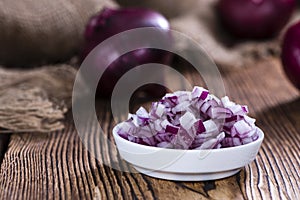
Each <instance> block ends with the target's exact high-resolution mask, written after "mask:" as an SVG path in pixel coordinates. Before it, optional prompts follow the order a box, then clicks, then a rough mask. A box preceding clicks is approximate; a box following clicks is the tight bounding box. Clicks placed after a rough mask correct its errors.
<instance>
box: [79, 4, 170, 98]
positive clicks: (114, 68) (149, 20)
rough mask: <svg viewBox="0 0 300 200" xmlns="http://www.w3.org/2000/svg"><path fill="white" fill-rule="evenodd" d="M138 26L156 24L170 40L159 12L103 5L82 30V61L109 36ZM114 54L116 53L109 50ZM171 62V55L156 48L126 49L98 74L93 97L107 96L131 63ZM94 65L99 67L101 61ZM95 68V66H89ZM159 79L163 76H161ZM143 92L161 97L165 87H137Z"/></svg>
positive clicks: (166, 26) (167, 25) (163, 19)
mask: <svg viewBox="0 0 300 200" xmlns="http://www.w3.org/2000/svg"><path fill="white" fill-rule="evenodd" d="M141 27H158V28H161V29H163V30H166V32H165V35H163V36H162V37H163V38H166V40H168V39H169V40H170V43H171V39H170V33H169V32H168V31H167V30H168V29H169V23H168V21H167V19H166V18H164V17H163V16H162V15H161V14H159V13H157V12H155V11H152V10H149V9H143V8H123V9H109V8H104V9H103V10H102V11H101V12H100V13H99V14H98V15H96V16H94V17H92V18H91V19H90V21H89V23H88V25H87V27H86V30H85V34H84V36H85V40H86V42H85V45H84V48H83V51H82V56H81V57H82V60H83V59H84V58H85V57H86V56H87V55H88V53H89V52H90V51H91V50H93V48H94V47H96V46H97V45H98V44H99V43H101V42H103V41H104V40H106V39H108V38H109V37H111V36H113V35H115V34H118V33H121V32H123V31H126V30H130V29H134V28H141ZM112 53H117V52H112ZM170 61H171V54H170V53H168V52H165V51H162V50H158V49H140V50H134V51H132V52H129V53H127V54H125V55H122V56H120V57H119V58H118V59H117V60H115V61H114V62H113V63H112V64H111V65H110V66H109V67H108V68H107V69H106V71H105V72H104V74H103V76H102V77H101V79H100V81H99V84H98V88H97V93H96V96H98V97H104V98H107V97H110V96H111V93H112V91H113V88H114V86H115V84H116V83H117V81H118V79H120V78H121V76H122V75H123V74H125V73H126V72H127V71H128V70H130V69H132V68H133V67H135V66H138V65H141V64H146V63H161V64H166V65H168V64H169V63H170ZM97 66H99V67H102V66H101V63H99V64H98V63H97ZM91 70H97V69H91ZM162 78H163V76H162ZM141 88H142V90H143V91H144V92H146V93H147V94H149V95H150V96H153V97H161V96H162V95H164V94H165V92H166V89H165V88H164V87H163V86H159V85H154V84H151V85H145V86H143V87H141Z"/></svg>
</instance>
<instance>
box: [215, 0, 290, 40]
mask: <svg viewBox="0 0 300 200" xmlns="http://www.w3.org/2000/svg"><path fill="white" fill-rule="evenodd" d="M294 8H295V0H220V1H219V2H218V4H217V11H218V14H219V18H220V21H221V23H222V24H223V25H224V27H225V28H226V29H227V30H228V31H229V32H230V33H232V34H233V35H235V36H237V37H241V38H251V39H259V38H269V37H272V36H274V35H276V34H277V33H278V32H279V31H280V30H281V29H282V28H283V26H284V25H285V24H286V23H287V21H288V20H289V18H290V16H291V14H292V11H293V10H294Z"/></svg>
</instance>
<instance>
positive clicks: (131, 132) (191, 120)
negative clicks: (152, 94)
mask: <svg viewBox="0 0 300 200" xmlns="http://www.w3.org/2000/svg"><path fill="white" fill-rule="evenodd" d="M247 113H248V108H247V106H244V105H238V104H236V103H234V102H232V101H230V100H229V98H228V97H227V96H225V97H223V98H221V99H218V98H217V97H216V96H214V95H212V94H209V93H208V91H207V90H206V89H204V88H201V87H197V86H196V87H194V89H193V90H192V92H188V91H177V92H174V93H168V94H166V95H165V96H164V97H163V98H162V99H161V100H160V101H159V102H154V103H152V106H151V109H150V112H147V111H146V109H145V108H143V107H141V108H139V109H138V110H137V112H136V114H129V117H128V120H127V121H125V122H122V123H120V124H118V125H117V131H118V134H119V135H120V136H121V137H122V138H124V139H127V140H129V141H131V142H135V143H138V144H143V145H149V146H157V147H162V148H176V149H216V148H225V147H232V146H238V145H242V144H248V143H250V142H252V141H255V140H257V139H258V131H257V127H256V126H255V119H253V118H251V117H249V116H247Z"/></svg>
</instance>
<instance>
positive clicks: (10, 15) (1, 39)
mask: <svg viewBox="0 0 300 200" xmlns="http://www.w3.org/2000/svg"><path fill="white" fill-rule="evenodd" d="M103 6H114V3H113V2H112V1H111V0H21V1H11V0H1V1H0V64H2V65H6V66H16V65H17V66H26V65H32V64H41V63H49V62H61V61H64V60H67V59H69V58H70V57H72V55H73V54H74V53H75V52H77V51H78V50H79V49H80V46H81V45H82V41H83V36H82V34H83V31H84V28H85V25H86V23H87V20H88V19H89V18H90V17H91V15H93V14H95V13H96V12H99V11H100V10H101V9H102V8H103Z"/></svg>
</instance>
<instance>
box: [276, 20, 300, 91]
mask: <svg viewBox="0 0 300 200" xmlns="http://www.w3.org/2000/svg"><path fill="white" fill-rule="evenodd" d="M281 60H282V65H283V69H284V71H285V73H286V75H287V77H288V78H289V79H290V81H291V82H292V83H293V84H294V85H295V86H296V87H297V88H298V89H299V90H300V21H299V22H297V23H296V24H294V25H292V26H291V27H289V28H288V30H287V31H286V33H285V35H284V39H283V43H282V52H281Z"/></svg>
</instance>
